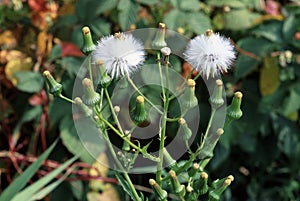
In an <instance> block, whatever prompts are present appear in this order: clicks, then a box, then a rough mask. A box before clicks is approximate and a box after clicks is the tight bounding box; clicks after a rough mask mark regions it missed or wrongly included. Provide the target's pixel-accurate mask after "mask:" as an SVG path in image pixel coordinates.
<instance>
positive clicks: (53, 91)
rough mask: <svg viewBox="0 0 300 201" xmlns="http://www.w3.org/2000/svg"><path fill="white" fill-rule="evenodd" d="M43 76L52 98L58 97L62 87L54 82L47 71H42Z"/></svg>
mask: <svg viewBox="0 0 300 201" xmlns="http://www.w3.org/2000/svg"><path fill="white" fill-rule="evenodd" d="M43 75H44V77H45V78H46V81H47V83H48V86H49V92H50V93H51V94H53V95H54V96H60V95H61V92H62V85H61V84H59V83H58V82H56V80H55V79H54V78H53V77H52V75H51V74H50V72H49V71H47V70H46V71H44V73H43Z"/></svg>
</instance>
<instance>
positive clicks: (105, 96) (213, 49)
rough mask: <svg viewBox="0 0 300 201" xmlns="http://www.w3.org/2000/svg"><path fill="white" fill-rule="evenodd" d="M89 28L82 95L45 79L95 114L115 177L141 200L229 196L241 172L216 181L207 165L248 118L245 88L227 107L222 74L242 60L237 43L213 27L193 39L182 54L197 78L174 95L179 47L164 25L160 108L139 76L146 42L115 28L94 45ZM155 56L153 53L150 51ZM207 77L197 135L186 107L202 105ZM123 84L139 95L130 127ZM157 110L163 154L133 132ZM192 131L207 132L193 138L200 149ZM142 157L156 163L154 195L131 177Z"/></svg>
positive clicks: (157, 39)
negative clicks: (175, 143)
mask: <svg viewBox="0 0 300 201" xmlns="http://www.w3.org/2000/svg"><path fill="white" fill-rule="evenodd" d="M82 33H83V41H84V44H83V47H82V52H83V53H84V54H85V55H86V56H87V62H88V64H87V69H86V76H85V77H84V78H83V79H82V87H83V90H82V91H83V94H82V96H81V97H75V98H74V100H72V99H69V98H67V97H65V96H64V95H63V94H64V93H63V90H62V89H63V87H62V84H60V83H57V82H56V81H55V79H54V78H53V76H52V75H51V74H50V73H49V72H48V71H45V72H44V76H45V78H46V80H47V83H48V85H49V93H51V94H53V95H54V96H57V97H60V98H63V99H64V100H66V101H69V102H70V103H72V104H75V105H76V106H78V107H79V108H81V111H82V113H83V114H84V115H85V117H86V118H90V119H91V121H92V122H93V123H94V124H95V127H96V128H98V129H99V130H100V132H99V135H101V138H102V139H104V140H105V142H106V144H107V150H108V152H109V154H110V155H111V156H112V158H113V167H115V169H118V172H117V171H116V174H115V175H116V177H117V179H118V181H119V184H120V185H121V186H122V187H123V189H124V190H125V192H126V193H128V195H129V196H130V197H131V199H132V200H135V201H141V200H149V199H153V198H155V200H157V201H166V200H169V199H177V200H186V201H194V200H209V201H218V200H220V199H221V196H222V193H223V192H224V191H225V190H226V188H227V187H228V186H229V185H230V184H231V182H233V180H234V177H233V176H232V175H229V176H227V177H225V178H222V179H217V180H211V179H209V175H208V174H207V173H206V172H205V167H206V165H207V164H208V162H209V161H210V160H211V158H212V157H213V150H214V147H215V145H216V143H217V141H218V139H219V137H220V136H221V135H223V134H224V129H225V127H226V126H227V125H228V124H230V123H231V122H232V121H233V120H236V119H239V118H241V116H242V111H241V109H240V106H241V99H242V93H241V92H236V93H235V95H234V98H233V100H232V103H231V104H230V105H229V106H227V107H226V106H225V104H224V103H225V102H226V101H225V100H224V98H223V94H224V93H223V92H224V89H223V82H222V81H221V79H216V78H219V77H220V76H221V74H222V73H224V72H227V70H228V69H230V65H231V64H232V62H233V61H234V59H235V52H234V47H233V46H232V44H231V43H230V40H229V39H227V38H225V37H223V36H221V35H220V34H218V33H214V32H213V31H212V30H207V31H206V33H204V34H201V35H199V36H196V37H195V38H194V39H192V40H190V41H189V42H188V43H187V46H186V47H185V50H184V53H183V56H184V59H185V60H186V61H187V62H188V63H190V64H191V66H192V68H193V69H192V71H197V72H198V75H197V76H196V77H195V78H194V79H191V78H190V77H191V76H189V77H187V78H182V79H183V80H184V81H183V83H178V86H175V88H176V91H175V92H174V93H173V92H171V91H170V90H169V88H170V87H171V86H170V85H171V84H173V83H172V82H169V80H171V79H172V77H170V76H171V75H170V74H169V71H170V70H171V68H172V67H173V66H172V64H171V62H170V56H171V54H172V49H171V48H170V47H171V44H168V43H167V42H166V41H167V40H166V38H165V37H166V25H165V24H163V23H160V24H159V28H158V29H157V31H156V34H155V35H154V37H153V39H152V42H151V46H152V47H153V48H155V49H156V50H157V51H156V52H155V53H156V57H157V58H156V62H157V63H156V64H155V67H153V68H155V69H157V72H159V73H158V74H159V76H158V79H160V83H161V86H160V87H161V89H160V90H161V91H160V92H161V93H159V94H158V97H159V99H160V103H161V104H160V106H158V105H157V102H156V103H153V102H152V100H151V99H150V98H149V97H147V95H145V93H144V92H143V90H140V89H139V87H138V86H137V85H136V83H135V82H134V80H133V79H132V76H133V75H134V74H135V73H136V72H137V71H139V70H140V69H141V68H142V66H143V65H144V64H145V62H147V59H148V58H147V55H146V50H145V47H144V45H143V43H142V42H141V41H140V40H139V39H137V38H135V37H134V36H133V35H132V34H131V33H115V34H114V35H110V36H106V37H103V38H101V39H100V40H99V41H98V43H97V44H94V42H93V40H92V36H91V32H90V29H89V28H88V27H84V28H83V29H82ZM168 45H169V46H170V47H168ZM152 53H153V51H152V52H150V54H152ZM153 70H154V69H153ZM200 76H202V79H203V80H208V79H212V80H213V85H214V86H213V87H212V88H213V90H212V91H211V93H210V94H211V95H210V98H209V99H208V100H207V101H208V102H209V104H210V106H211V113H210V118H209V120H208V125H207V128H206V130H205V132H203V133H198V134H197V133H193V132H195V131H193V129H191V127H190V126H191V124H192V123H191V122H189V118H188V117H187V116H186V114H187V111H189V110H191V109H194V108H196V107H198V99H197V94H196V90H195V89H196V87H197V86H196V83H197V82H196V79H197V78H199V77H200ZM149 79H150V78H149ZM118 81H119V82H120V87H121V88H126V87H128V86H130V87H132V88H133V89H134V90H135V92H136V96H135V97H134V98H133V101H132V102H131V103H132V104H131V105H130V108H129V109H128V108H127V111H128V116H129V117H130V120H131V121H132V122H133V123H132V124H131V125H132V127H131V128H126V129H124V128H123V125H122V122H121V120H120V118H119V116H120V114H119V113H120V111H122V110H123V109H124V108H122V107H125V106H117V105H113V101H112V97H111V93H110V92H109V88H110V87H115V86H113V84H112V83H114V85H115V83H116V82H118ZM172 87H174V86H172ZM150 89H151V88H150ZM174 99H178V100H180V102H181V106H182V107H183V109H182V112H181V113H180V115H179V116H177V117H172V116H171V115H170V111H169V110H170V103H171V101H172V100H174ZM127 106H128V105H127ZM223 106H224V107H223ZM128 107H129V106H128ZM150 107H151V109H153V110H155V111H156V112H157V113H159V114H160V115H161V118H160V119H159V125H158V126H159V128H158V130H157V131H158V133H156V134H155V135H153V136H154V138H155V140H156V142H158V143H156V145H157V147H158V152H157V154H153V153H152V152H151V151H148V149H147V148H148V147H149V145H151V143H149V144H147V145H143V143H142V142H140V141H139V140H138V139H133V137H132V136H133V135H134V132H135V129H136V128H143V127H147V126H148V125H149V124H151V112H150V109H149V108H150ZM222 107H223V109H224V108H226V110H225V111H226V114H227V115H225V116H224V119H225V118H226V119H225V120H224V122H225V123H224V126H223V127H218V128H215V127H213V126H212V122H213V120H214V116H215V114H216V112H217V111H218V110H220V109H221V108H222ZM125 109H126V108H125ZM106 110H109V115H108V113H107V112H106V113H105V112H104V111H106ZM168 122H172V123H173V124H174V123H175V124H177V133H178V135H180V137H179V139H180V140H181V143H182V144H184V145H185V146H186V154H188V158H187V160H175V159H174V158H173V157H172V156H173V155H174V153H172V151H169V150H168V149H167V147H166V145H167V143H166V140H167V139H168V138H167V130H168V129H167V127H168V126H167V124H168ZM193 135H194V136H195V135H198V136H200V137H198V138H195V139H197V140H198V142H196V143H194V144H195V146H194V148H192V147H190V146H189V144H190V140H191V136H193ZM114 137H116V138H117V139H120V140H121V141H122V142H121V144H122V145H121V149H120V150H119V151H117V150H116V149H115V148H114V144H113V142H112V139H113V138H114ZM204 152H206V153H204ZM138 155H142V156H143V158H144V159H145V160H149V161H151V162H152V163H154V164H155V166H154V167H155V168H154V169H155V171H154V172H153V177H152V178H151V179H149V183H147V184H146V185H149V187H151V188H152V190H153V195H150V196H149V197H147V196H146V195H144V194H143V193H142V192H139V191H137V190H136V188H135V186H134V184H133V182H132V180H131V177H130V175H129V172H130V169H131V168H132V167H133V166H134V164H135V161H136V158H137V156H138Z"/></svg>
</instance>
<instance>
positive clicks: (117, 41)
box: [93, 33, 145, 78]
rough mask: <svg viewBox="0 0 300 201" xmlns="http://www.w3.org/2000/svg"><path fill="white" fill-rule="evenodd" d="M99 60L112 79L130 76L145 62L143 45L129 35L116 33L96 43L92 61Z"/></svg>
mask: <svg viewBox="0 0 300 201" xmlns="http://www.w3.org/2000/svg"><path fill="white" fill-rule="evenodd" d="M99 59H101V60H102V61H103V63H104V66H105V68H106V71H107V73H108V74H110V76H111V77H112V78H121V77H125V76H130V75H131V74H132V73H133V72H135V71H136V70H138V69H139V67H140V66H141V65H142V64H143V62H144V61H145V51H144V47H143V44H142V43H141V42H140V41H138V40H137V39H135V38H134V37H133V36H132V35H131V34H127V33H126V34H125V33H116V34H114V35H111V36H108V37H104V38H102V39H101V40H100V41H98V44H97V47H96V50H95V51H94V52H93V61H97V60H99Z"/></svg>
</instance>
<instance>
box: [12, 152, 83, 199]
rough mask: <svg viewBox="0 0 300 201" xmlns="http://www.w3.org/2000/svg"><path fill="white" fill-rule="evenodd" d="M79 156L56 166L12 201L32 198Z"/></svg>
mask: <svg viewBox="0 0 300 201" xmlns="http://www.w3.org/2000/svg"><path fill="white" fill-rule="evenodd" d="M77 158H78V156H74V157H72V158H71V159H70V160H68V161H66V162H65V163H63V164H62V165H61V166H60V167H58V168H56V169H55V170H53V171H52V172H50V173H49V174H47V175H46V176H45V177H42V178H41V179H39V180H38V181H36V182H35V183H33V184H32V185H30V186H28V187H27V188H25V189H24V190H23V191H21V192H19V193H17V194H16V196H14V197H13V199H12V200H11V201H19V200H31V199H32V198H33V196H34V195H35V194H36V193H37V192H38V191H39V190H40V189H41V188H43V187H44V186H45V185H47V183H49V182H50V181H51V180H52V179H54V178H55V177H56V176H57V175H58V174H59V173H61V172H62V171H63V170H65V169H66V168H67V167H68V166H69V165H71V164H72V163H73V162H74V161H75V160H76V159H77Z"/></svg>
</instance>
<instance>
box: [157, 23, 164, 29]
mask: <svg viewBox="0 0 300 201" xmlns="http://www.w3.org/2000/svg"><path fill="white" fill-rule="evenodd" d="M158 27H159V28H160V29H165V28H166V24H165V23H159V24H158Z"/></svg>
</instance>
